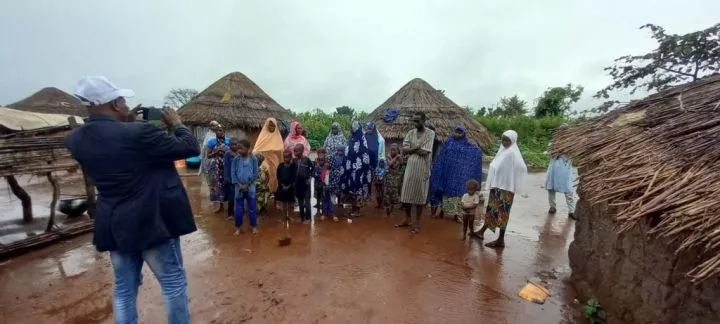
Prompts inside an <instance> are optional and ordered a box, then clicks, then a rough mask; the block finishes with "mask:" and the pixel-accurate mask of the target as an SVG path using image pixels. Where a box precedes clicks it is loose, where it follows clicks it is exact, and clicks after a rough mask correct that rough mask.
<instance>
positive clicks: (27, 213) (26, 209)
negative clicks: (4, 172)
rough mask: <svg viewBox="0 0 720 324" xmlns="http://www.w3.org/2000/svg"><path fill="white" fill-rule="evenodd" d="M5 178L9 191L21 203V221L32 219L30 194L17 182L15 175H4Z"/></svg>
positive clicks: (28, 221) (30, 220)
mask: <svg viewBox="0 0 720 324" xmlns="http://www.w3.org/2000/svg"><path fill="white" fill-rule="evenodd" d="M5 180H6V181H7V183H8V186H9V187H10V191H11V192H12V193H13V194H14V195H15V197H18V199H20V202H21V203H22V210H23V223H30V222H32V221H33V211H32V198H31V197H30V195H29V194H28V193H27V191H25V190H24V189H23V188H22V187H21V186H20V184H18V181H17V179H15V176H13V175H9V176H6V177H5Z"/></svg>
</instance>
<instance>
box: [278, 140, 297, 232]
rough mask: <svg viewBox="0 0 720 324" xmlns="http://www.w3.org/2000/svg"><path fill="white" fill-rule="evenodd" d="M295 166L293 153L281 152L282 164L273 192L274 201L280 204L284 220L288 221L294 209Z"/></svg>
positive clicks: (288, 151)
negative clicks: (275, 189) (276, 186)
mask: <svg viewBox="0 0 720 324" xmlns="http://www.w3.org/2000/svg"><path fill="white" fill-rule="evenodd" d="M296 177H297V166H296V165H295V163H293V153H292V152H291V151H290V150H285V151H284V152H283V162H282V163H280V165H278V168H277V180H278V189H277V192H275V201H277V202H279V203H281V204H282V209H283V212H284V214H285V220H289V219H290V212H291V211H292V210H293V209H294V208H295V178H296Z"/></svg>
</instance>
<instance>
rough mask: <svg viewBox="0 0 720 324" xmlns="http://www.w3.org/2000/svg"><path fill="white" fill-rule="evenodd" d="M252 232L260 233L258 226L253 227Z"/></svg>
mask: <svg viewBox="0 0 720 324" xmlns="http://www.w3.org/2000/svg"><path fill="white" fill-rule="evenodd" d="M252 233H253V234H257V233H260V231H259V230H258V229H257V227H253V228H252Z"/></svg>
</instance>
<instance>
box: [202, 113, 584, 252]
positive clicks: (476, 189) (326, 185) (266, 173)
mask: <svg viewBox="0 0 720 324" xmlns="http://www.w3.org/2000/svg"><path fill="white" fill-rule="evenodd" d="M412 122H413V126H414V127H413V129H411V130H410V131H408V133H407V134H406V135H405V137H404V139H403V142H402V144H401V145H398V143H393V144H391V145H390V146H389V148H388V152H387V154H386V153H385V139H384V138H383V136H382V134H380V132H379V131H378V129H377V127H376V125H375V124H374V123H373V122H367V123H365V124H364V125H361V124H360V122H358V121H353V122H352V126H351V131H350V136H349V137H346V136H345V134H344V133H343V130H342V128H341V126H340V124H338V123H333V124H332V125H331V127H330V132H329V134H328V136H327V137H326V138H325V141H324V145H323V147H322V148H320V149H318V150H317V157H316V158H315V160H314V161H313V160H311V159H310V158H309V154H310V144H309V142H308V140H307V138H306V134H305V129H304V128H303V126H302V125H301V124H300V123H299V122H297V121H292V123H291V126H290V130H289V134H288V136H287V138H285V139H284V140H283V138H282V135H281V134H280V131H279V129H278V123H277V121H276V120H275V119H274V118H269V119H267V120H266V121H265V124H264V125H263V128H262V130H261V132H260V134H259V136H258V139H257V141H256V143H255V145H254V147H253V148H252V152H250V146H251V145H250V143H249V142H247V141H246V140H240V141H238V140H236V139H231V138H227V137H226V136H225V133H224V130H223V129H222V125H219V124H218V123H216V122H212V123H211V125H210V126H211V130H212V132H214V136H212V135H211V136H208V138H206V140H205V144H204V145H203V154H204V156H205V159H204V161H203V164H202V169H201V172H202V173H205V174H207V175H208V177H207V179H208V184H209V189H210V200H211V201H213V202H214V203H215V204H216V208H215V210H216V212H219V211H221V210H222V208H223V207H222V206H223V204H222V203H223V202H224V201H227V204H228V216H230V217H232V216H234V217H235V219H236V221H235V224H236V226H237V227H238V233H239V232H240V230H241V226H242V218H243V216H244V212H245V210H246V209H247V211H248V217H249V219H250V224H251V227H252V231H253V232H257V210H258V209H259V210H260V211H261V213H262V211H265V210H266V209H267V202H268V199H269V197H270V196H271V195H272V196H274V198H275V202H276V203H278V204H279V205H280V206H281V207H283V210H285V212H286V215H289V211H291V210H293V208H294V207H295V206H296V205H298V206H299V209H300V219H301V221H303V222H304V223H309V222H310V220H311V218H312V217H311V210H312V208H311V203H310V201H311V199H310V198H311V197H313V196H314V197H315V199H316V200H317V205H315V207H316V208H317V216H319V218H320V219H321V220H322V219H325V218H328V217H329V218H332V219H333V220H335V221H338V220H339V218H338V216H337V215H336V209H337V206H338V204H348V205H350V206H351V208H350V211H349V213H348V214H347V215H346V216H347V218H348V219H349V220H350V219H352V218H354V217H357V216H360V207H361V206H362V205H364V204H365V203H368V202H371V201H374V202H375V203H376V207H377V208H382V209H385V211H386V215H388V216H389V215H390V214H391V213H392V212H393V210H394V209H395V208H396V207H398V206H402V207H403V209H404V212H405V218H404V220H403V221H402V222H401V223H399V224H396V225H395V226H396V227H397V228H403V227H407V228H410V231H411V232H412V233H415V234H417V233H419V232H420V218H421V215H422V213H423V209H424V207H425V206H427V205H429V206H430V207H431V215H432V217H434V218H443V217H449V218H451V219H455V220H456V221H458V222H460V223H463V227H464V229H463V239H464V238H466V236H467V234H468V233H470V234H471V235H472V236H473V237H475V238H478V239H480V240H482V239H484V234H485V232H486V230H488V229H489V230H491V231H493V232H495V230H496V229H500V233H499V237H498V239H497V240H496V241H493V242H490V243H488V244H486V245H487V246H489V247H498V248H501V247H504V245H505V241H504V236H505V229H506V227H507V224H508V221H509V215H510V210H511V207H512V204H513V201H514V198H515V196H516V195H517V194H520V195H523V194H522V192H523V191H522V190H523V184H524V180H525V176H526V174H527V167H526V165H525V162H524V160H523V157H522V154H521V153H520V150H519V148H518V146H517V137H518V135H517V133H516V132H515V131H512V130H508V131H506V132H505V133H503V135H502V145H501V146H500V148H499V149H498V152H497V154H496V155H495V157H494V159H493V160H492V162H491V163H490V166H489V172H488V178H487V181H486V186H485V189H486V191H487V197H488V203H487V205H486V208H485V214H484V222H483V226H482V227H481V228H480V230H478V231H473V224H474V216H475V210H476V208H477V207H478V206H480V205H481V204H484V200H485V199H484V198H483V196H482V195H481V194H480V190H481V182H482V175H483V150H482V148H481V147H480V146H478V145H477V144H476V143H474V142H472V141H471V140H470V139H469V138H468V130H467V128H466V127H465V126H464V125H458V126H457V127H456V128H455V132H454V134H453V135H452V136H450V137H449V138H448V139H447V140H445V141H444V143H443V142H442V141H441V140H440V139H439V138H438V136H437V135H436V134H435V131H434V129H433V128H432V126H429V125H426V116H425V114H424V113H422V112H420V113H417V114H416V115H415V116H413V118H412ZM440 144H442V149H439V147H440ZM552 161H553V162H551V167H550V168H549V172H548V173H549V176H548V179H549V180H548V185H547V187H548V191H549V199H550V203H551V210H550V212H551V213H554V212H555V199H554V196H555V192H556V191H557V192H570V194H569V196H570V198H569V199H568V202H569V205H572V199H571V198H572V197H571V196H572V193H571V189H568V188H567V187H569V186H572V184H571V180H568V179H571V177H572V175H570V176H569V177H567V178H564V179H565V180H562V181H556V180H555V179H556V178H558V177H559V176H557V175H563V176H565V175H566V174H567V172H565V169H567V166H568V165H570V166H569V168H570V169H571V168H572V166H571V164H568V163H565V164H561V163H560V162H558V161H566V162H567V161H569V160H568V159H563V156H553V160H552ZM253 163H254V166H252V165H253ZM562 165H564V166H565V169H561V166H562ZM246 168H250V170H249V171H245V169H246ZM554 170H555V171H554ZM553 174H555V176H554V175H553ZM245 178H247V179H245ZM566 180H568V181H566ZM311 183H314V193H313V192H312V190H311V188H313V187H312V185H311ZM566 196H568V195H566ZM373 197H374V199H373ZM241 200H242V201H241ZM234 201H236V202H237V203H235V204H233V202H234ZM245 204H247V205H248V208H245V207H244V205H245ZM233 205H235V206H234V207H233ZM571 207H573V206H571ZM438 210H439V213H438ZM413 212H414V213H413ZM570 216H571V217H572V216H573V214H572V208H571V215H570Z"/></svg>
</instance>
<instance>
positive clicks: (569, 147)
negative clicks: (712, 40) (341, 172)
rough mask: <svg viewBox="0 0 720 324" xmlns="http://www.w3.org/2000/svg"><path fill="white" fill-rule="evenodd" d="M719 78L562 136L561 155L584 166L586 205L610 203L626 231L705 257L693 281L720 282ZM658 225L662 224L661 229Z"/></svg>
mask: <svg viewBox="0 0 720 324" xmlns="http://www.w3.org/2000/svg"><path fill="white" fill-rule="evenodd" d="M718 134H720V75H715V76H711V77H707V78H704V79H702V80H698V81H696V82H693V83H690V84H686V85H683V86H679V87H676V88H673V89H670V90H667V91H663V92H660V93H658V94H654V95H651V96H649V97H647V98H646V99H644V100H640V101H635V102H632V103H630V104H629V105H627V106H625V107H623V108H620V109H617V110H615V111H612V112H610V113H608V114H606V115H603V116H600V117H597V118H594V119H592V120H589V121H587V122H584V123H581V124H578V125H574V126H571V127H569V128H567V129H560V130H558V131H557V132H556V134H555V141H554V148H553V150H554V151H555V152H567V153H569V154H570V155H572V156H574V157H575V158H576V159H577V162H579V163H578V165H579V166H580V167H583V166H584V167H586V168H585V170H584V171H583V172H582V174H580V188H581V192H582V198H583V199H587V200H588V201H589V202H591V203H602V202H607V203H608V204H609V206H610V208H612V210H613V211H615V210H617V212H612V213H611V215H612V217H614V218H615V220H616V221H617V224H618V226H619V229H620V230H621V231H625V230H628V229H630V228H632V227H634V226H635V225H636V224H637V223H638V222H639V221H648V220H649V221H650V224H651V225H654V226H653V228H652V230H651V234H653V235H656V236H658V237H660V238H663V239H665V240H667V241H668V242H669V243H670V244H673V245H674V246H677V250H676V253H684V252H688V251H698V252H699V253H701V259H700V260H699V261H698V263H697V264H696V265H695V267H694V268H693V269H692V270H691V271H690V272H688V273H687V275H688V277H689V278H690V279H691V280H692V281H693V282H701V281H703V280H705V279H707V278H710V277H713V276H717V275H720V195H719V194H718V193H720V136H718ZM655 223H657V224H656V225H655Z"/></svg>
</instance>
